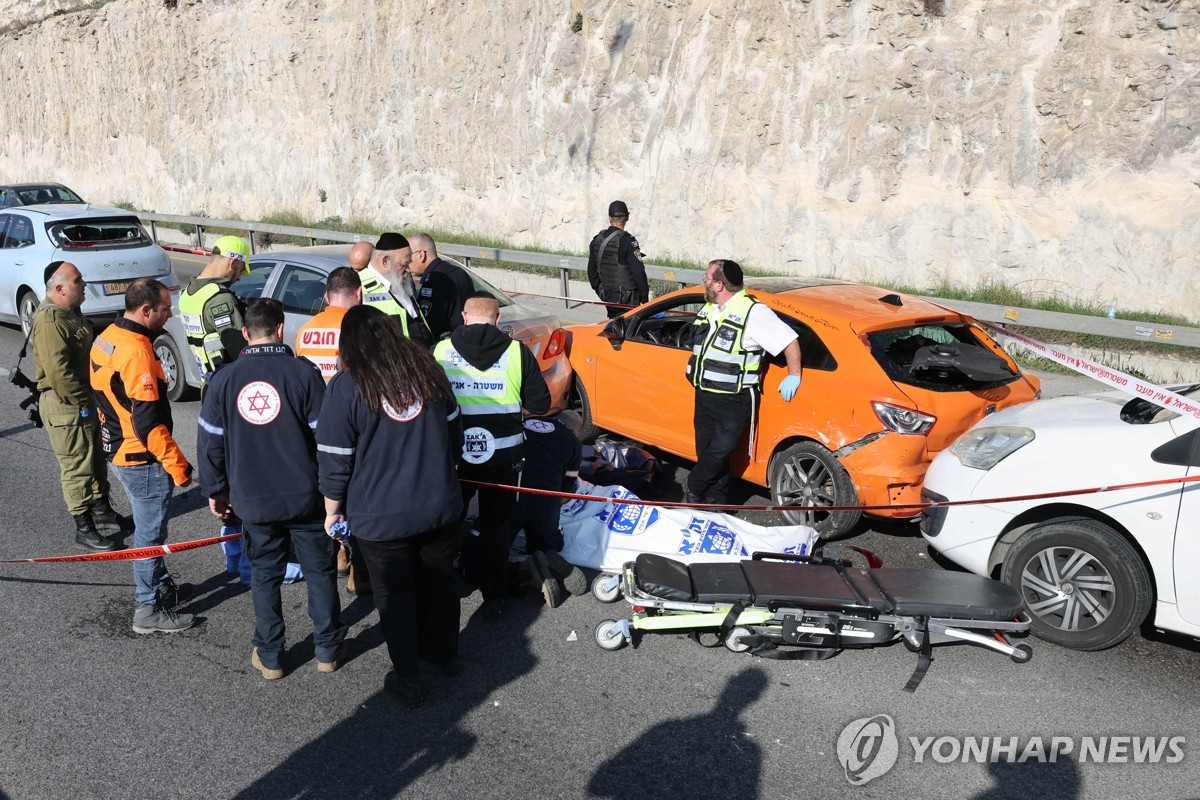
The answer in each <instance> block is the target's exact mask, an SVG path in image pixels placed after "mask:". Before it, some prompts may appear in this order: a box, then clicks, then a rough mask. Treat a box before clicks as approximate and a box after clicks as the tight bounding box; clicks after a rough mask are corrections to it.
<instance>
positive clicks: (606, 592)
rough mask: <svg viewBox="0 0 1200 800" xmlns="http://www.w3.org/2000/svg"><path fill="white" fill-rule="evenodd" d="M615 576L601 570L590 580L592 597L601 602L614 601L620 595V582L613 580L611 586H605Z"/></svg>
mask: <svg viewBox="0 0 1200 800" xmlns="http://www.w3.org/2000/svg"><path fill="white" fill-rule="evenodd" d="M615 577H617V576H616V575H613V574H611V573H608V572H601V573H600V574H599V575H597V576H596V579H595V580H594V581H592V597H594V598H596V599H597V600H599V601H600V602H601V603H615V602H616V601H617V600H618V599H619V598H620V597H621V582H620V581H615V582H613V583H612V588H611V589H609V588H607V584H608V583H609V582H610V581H612V579H613V578H615Z"/></svg>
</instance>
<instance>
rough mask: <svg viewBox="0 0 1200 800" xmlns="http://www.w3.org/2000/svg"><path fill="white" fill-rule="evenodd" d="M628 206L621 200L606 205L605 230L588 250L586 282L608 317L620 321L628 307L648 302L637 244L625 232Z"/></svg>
mask: <svg viewBox="0 0 1200 800" xmlns="http://www.w3.org/2000/svg"><path fill="white" fill-rule="evenodd" d="M628 222H629V206H627V205H625V203H624V202H623V201H621V200H614V201H613V202H612V203H609V205H608V227H607V228H605V229H604V230H602V231H600V232H599V233H597V234H596V235H595V236H593V237H592V243H591V245H590V246H589V247H588V268H587V270H588V281H589V282H590V283H591V284H592V289H594V290H595V292H596V295H597V296H598V297H599V298H600V299H601V300H603V301H604V302H605V303H616V304H617V305H610V306H608V307H607V311H608V317H609V319H612V318H613V317H619V316H621V315H622V314H624V313H625V312H626V311H628V310H629V307H630V306H636V305H639V304H640V303H645V302H646V301H647V300H649V299H650V285H649V283H648V282H647V280H646V267H645V266H644V265H643V264H642V249H641V246H640V245H639V244H638V240H637V239H635V238H633V236H632V235H630V234H628V233H626V232H625V225H626V224H628Z"/></svg>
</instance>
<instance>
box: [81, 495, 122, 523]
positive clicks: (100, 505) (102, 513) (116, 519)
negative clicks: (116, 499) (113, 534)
mask: <svg viewBox="0 0 1200 800" xmlns="http://www.w3.org/2000/svg"><path fill="white" fill-rule="evenodd" d="M88 512H90V513H91V515H92V521H93V522H95V523H96V524H97V525H106V526H109V527H113V528H117V529H118V530H125V528H126V526H128V525H129V518H128V517H123V516H121V515H120V514H118V513H117V512H116V511H114V510H113V507H112V505H111V504H110V503H109V502H108V498H107V497H101V498H100V499H99V500H93V501H92V502H90V503H88Z"/></svg>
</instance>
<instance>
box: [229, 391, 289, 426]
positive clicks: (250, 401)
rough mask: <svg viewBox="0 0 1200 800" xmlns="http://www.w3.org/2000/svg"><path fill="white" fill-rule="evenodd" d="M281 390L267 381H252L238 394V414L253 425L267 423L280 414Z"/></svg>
mask: <svg viewBox="0 0 1200 800" xmlns="http://www.w3.org/2000/svg"><path fill="white" fill-rule="evenodd" d="M281 405H282V403H281V400H280V397H279V391H278V390H277V389H276V388H275V387H274V386H272V385H271V384H269V383H267V382H266V381H252V382H250V383H248V384H246V385H245V386H243V387H242V389H241V391H239V392H238V395H237V411H238V415H239V416H240V417H241V418H242V419H244V420H246V422H249V423H250V424H252V425H266V424H267V423H269V422H271V421H273V420H274V419H275V418H276V417H277V416H279V409H280V407H281Z"/></svg>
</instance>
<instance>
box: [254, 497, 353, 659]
mask: <svg viewBox="0 0 1200 800" xmlns="http://www.w3.org/2000/svg"><path fill="white" fill-rule="evenodd" d="M324 522H325V517H324V516H323V515H322V516H321V517H320V518H319V519H308V520H303V521H294V520H293V521H288V522H258V523H255V522H245V521H243V523H242V525H243V531H244V532H245V537H244V538H245V545H246V554H247V555H248V556H249V557H250V571H251V576H250V597H251V599H252V600H253V602H254V637H253V638H252V639H251V641H252V642H253V644H254V646H255V647H257V648H258V657H259V659H261V660H262V663H263V666H265V667H268V668H270V669H279V658H280V656H281V655H282V654H283V645H284V641H285V638H284V623H283V601H282V599H281V597H280V594H279V587H280V586H282V585H283V575H284V572H285V571H286V569H287V560H288V552H289V550H290V549H291V548H293V547H294V548H295V550H296V558H297V559H299V561H300V567H301V569H303V570H304V583H305V587H306V588H307V589H308V616H309V618H310V619H311V620H312V623H313V644H314V645H315V646H316V651H317V660H318V661H324V662H326V663H328V662H331V661H333V660H335V659H336V658H337V651H338V648H339V647H341V645H342V640H344V639H345V638H346V627H345V626H344V625H342V620H341V613H342V609H341V598H339V597H338V587H337V565H336V562H335V560H334V559H335V556H336V552H337V551H336V544H335V542H334V541H333V539H330V538H329V537H328V536H327V535H326V534H325V524H324Z"/></svg>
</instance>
